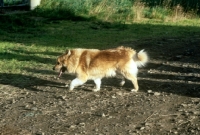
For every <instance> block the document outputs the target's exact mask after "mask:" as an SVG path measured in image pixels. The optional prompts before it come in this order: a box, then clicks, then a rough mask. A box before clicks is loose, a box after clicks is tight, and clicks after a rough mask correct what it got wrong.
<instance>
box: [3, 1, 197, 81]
mask: <svg viewBox="0 0 200 135" xmlns="http://www.w3.org/2000/svg"><path fill="white" fill-rule="evenodd" d="M43 2H45V0H44V1H43ZM53 2H55V1H52V3H49V4H50V5H45V4H44V5H42V6H41V7H39V8H37V9H36V10H35V11H33V12H30V13H27V14H22V15H21V14H17V15H2V16H0V19H1V22H0V35H1V36H0V67H1V68H0V76H1V77H0V81H1V82H2V81H3V84H4V82H5V80H7V82H6V83H9V82H12V83H14V84H20V83H22V81H25V82H29V83H30V82H31V81H33V80H28V79H27V76H35V77H36V78H44V79H45V78H46V77H52V76H53V75H55V73H54V72H53V71H52V67H53V65H54V62H55V59H56V58H57V56H58V55H60V54H62V53H63V52H64V51H65V49H67V48H78V47H79V48H99V49H105V48H112V47H116V46H118V45H124V44H125V45H128V46H132V47H134V44H132V43H133V42H135V41H137V42H140V41H143V40H145V39H152V40H155V41H156V40H157V39H161V38H179V37H188V38H190V37H191V35H193V34H195V33H198V32H199V27H200V21H199V19H198V18H196V19H187V18H186V19H184V20H182V19H179V20H176V21H174V22H170V21H164V22H163V21H160V19H163V20H165V19H166V18H163V16H162V14H168V10H166V11H165V10H164V11H162V12H164V13H162V14H161V15H159V14H158V9H155V10H156V11H154V10H153V9H151V10H152V11H151V12H152V14H153V12H157V13H154V14H155V16H157V17H152V18H156V19H148V18H151V17H150V16H149V17H148V18H145V15H144V16H143V15H142V16H141V13H143V11H145V10H146V9H147V8H146V7H144V5H143V4H141V3H139V2H138V3H137V4H138V5H137V6H136V7H137V8H138V10H136V9H135V8H134V7H133V6H131V7H130V8H129V7H128V5H126V1H125V0H124V3H115V6H117V7H116V9H117V10H116V9H113V10H110V11H109V13H108V14H103V13H104V12H106V11H107V10H109V9H111V8H110V6H111V5H107V4H108V3H107V2H108V1H106V0H104V1H100V2H99V3H90V2H91V1H89V0H88V1H86V0H85V2H88V3H87V5H88V7H87V8H85V9H84V11H83V9H78V8H77V9H76V10H73V11H72V10H69V8H67V9H65V8H66V7H65V6H64V4H65V2H67V0H66V1H65V2H64V1H63V3H62V4H61V3H59V2H58V3H53ZM104 2H105V3H104ZM56 4H57V5H58V7H55V6H53V5H56ZM77 4H78V3H77ZM110 4H111V3H110ZM117 4H118V5H117ZM121 4H122V5H123V6H120V5H121ZM45 6H47V7H45ZM51 6H53V7H52V8H50V7H51ZM124 6H125V7H127V8H122V7H124ZM89 7H90V8H91V10H88V8H89ZM92 7H95V8H92ZM103 7H105V8H103ZM155 8H156V7H155ZM139 9H140V10H139ZM129 10H133V12H131V13H132V14H130V13H129ZM159 10H162V9H159ZM148 12H150V11H148ZM165 12H166V13H165ZM47 13H49V14H47ZM78 13H79V14H78ZM86 13H87V14H86ZM125 13H126V14H125ZM58 14H59V15H58ZM65 15H66V16H65ZM113 18H114V20H113ZM111 20H112V21H111ZM131 20H134V21H131ZM197 35H198V34H197ZM134 48H135V47H134ZM136 49H143V48H140V47H139V48H136ZM8 76H10V77H8ZM19 76H20V77H21V78H19ZM23 76H25V77H24V78H25V79H24V78H23ZM29 83H28V84H29Z"/></svg>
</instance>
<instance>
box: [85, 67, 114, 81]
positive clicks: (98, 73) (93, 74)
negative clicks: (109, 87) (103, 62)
mask: <svg viewBox="0 0 200 135" xmlns="http://www.w3.org/2000/svg"><path fill="white" fill-rule="evenodd" d="M88 75H89V76H88V77H89V79H92V80H93V79H97V78H104V77H114V76H116V71H115V70H113V69H105V70H97V69H96V70H92V71H90V72H89V73H88Z"/></svg>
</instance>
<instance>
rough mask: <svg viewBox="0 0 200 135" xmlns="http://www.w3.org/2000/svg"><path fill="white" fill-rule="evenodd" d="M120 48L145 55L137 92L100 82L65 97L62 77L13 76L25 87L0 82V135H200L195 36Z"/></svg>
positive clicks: (199, 61)
mask: <svg viewBox="0 0 200 135" xmlns="http://www.w3.org/2000/svg"><path fill="white" fill-rule="evenodd" d="M123 44H124V45H127V46H131V47H133V48H134V49H136V50H140V49H145V50H146V51H147V52H148V54H149V56H150V61H149V63H148V64H147V65H146V66H145V67H143V68H140V69H139V73H138V82H139V86H140V90H139V92H137V93H135V92H130V89H131V88H132V84H131V82H130V81H128V80H127V81H126V84H125V86H123V87H120V85H119V82H120V79H119V78H118V77H115V78H105V79H103V80H102V88H101V91H100V92H92V91H91V90H92V88H93V86H94V83H93V82H92V81H88V82H87V83H86V84H84V85H83V86H80V87H77V88H76V89H75V90H74V91H73V92H69V91H68V90H67V88H66V87H65V84H67V85H68V84H69V83H70V80H72V79H73V78H74V76H73V75H69V74H67V73H66V74H64V75H63V76H62V78H60V79H56V76H57V74H58V73H54V72H53V71H52V74H50V73H51V72H50V71H47V72H44V77H43V78H37V77H32V76H26V75H18V76H19V77H23V78H24V79H29V80H30V83H26V84H24V83H23V82H22V83H21V84H13V85H12V82H9V79H8V80H7V82H6V81H5V80H4V81H3V80H2V77H1V78H0V79H1V81H3V83H1V87H0V134H1V135H53V134H55V135H79V134H87V135H95V134H97V135H125V134H127V135H144V134H152V135H156V134H157V135H161V134H166V135H167V134H170V135H171V134H179V135H193V134H194V135H198V134H200V53H199V50H200V35H194V36H192V37H191V38H187V39H186V38H184V37H183V38H177V39H176V38H167V39H164V38H163V39H146V40H143V41H135V42H128V43H127V42H126V43H123ZM49 70H51V68H50V69H49ZM33 72H34V71H33ZM2 75H3V74H2ZM4 76H8V78H9V77H16V76H17V75H16V74H5V75H4Z"/></svg>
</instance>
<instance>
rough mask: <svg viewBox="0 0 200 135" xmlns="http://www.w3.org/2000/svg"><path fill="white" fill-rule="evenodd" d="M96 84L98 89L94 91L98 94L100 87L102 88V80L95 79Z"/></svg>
mask: <svg viewBox="0 0 200 135" xmlns="http://www.w3.org/2000/svg"><path fill="white" fill-rule="evenodd" d="M94 83H95V85H96V87H95V89H94V90H93V91H94V92H97V91H99V90H100V87H101V78H97V79H94Z"/></svg>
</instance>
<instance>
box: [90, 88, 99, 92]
mask: <svg viewBox="0 0 200 135" xmlns="http://www.w3.org/2000/svg"><path fill="white" fill-rule="evenodd" d="M92 91H93V92H97V91H100V89H93V90H92Z"/></svg>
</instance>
